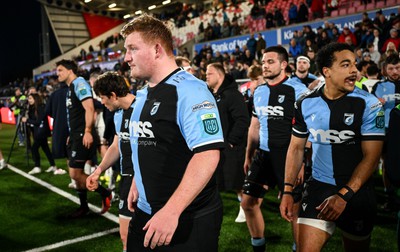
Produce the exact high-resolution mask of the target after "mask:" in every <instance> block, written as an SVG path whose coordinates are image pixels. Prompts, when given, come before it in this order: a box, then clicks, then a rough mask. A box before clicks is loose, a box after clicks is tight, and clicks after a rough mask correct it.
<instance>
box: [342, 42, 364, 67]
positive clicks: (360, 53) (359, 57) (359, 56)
mask: <svg viewBox="0 0 400 252" xmlns="http://www.w3.org/2000/svg"><path fill="white" fill-rule="evenodd" d="M345 43H346V44H348V45H350V46H352V44H351V39H350V38H349V37H347V38H346V42H345ZM352 47H353V48H354V46H352ZM354 55H355V56H356V61H357V64H358V63H360V61H361V60H362V56H363V50H362V48H360V47H356V48H354Z"/></svg>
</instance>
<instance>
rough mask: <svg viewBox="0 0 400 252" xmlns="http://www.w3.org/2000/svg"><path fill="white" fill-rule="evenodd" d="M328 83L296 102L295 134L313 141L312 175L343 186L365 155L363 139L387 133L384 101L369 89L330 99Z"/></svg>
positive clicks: (377, 137) (378, 136)
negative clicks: (327, 95) (324, 92)
mask: <svg viewBox="0 0 400 252" xmlns="http://www.w3.org/2000/svg"><path fill="white" fill-rule="evenodd" d="M323 89H324V86H323V87H321V88H320V89H318V90H316V91H315V92H312V93H311V94H309V95H308V96H305V97H302V98H301V99H299V100H298V101H297V102H296V104H295V105H296V106H295V108H296V110H295V120H294V124H293V132H292V134H293V135H295V136H297V137H302V138H304V137H308V140H309V141H311V142H312V148H313V152H312V164H313V165H312V176H313V177H314V178H315V179H316V180H318V181H321V182H324V183H328V184H332V185H338V186H342V185H344V184H345V183H347V182H348V180H349V179H350V177H351V175H352V174H353V171H354V169H355V168H356V166H357V165H358V164H359V163H360V161H361V159H362V158H363V153H362V149H361V141H368V140H382V141H383V139H384V136H385V123H384V112H383V108H382V104H381V103H380V102H379V101H378V99H377V98H376V97H374V96H373V95H370V94H369V93H368V92H365V91H364V90H361V89H359V88H355V89H354V91H353V92H351V93H348V94H347V95H345V96H343V97H341V98H339V99H336V100H329V99H327V98H326V97H325V96H324V95H323Z"/></svg>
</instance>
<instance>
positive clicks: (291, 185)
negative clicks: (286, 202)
mask: <svg viewBox="0 0 400 252" xmlns="http://www.w3.org/2000/svg"><path fill="white" fill-rule="evenodd" d="M284 185H285V186H290V187H292V188H293V187H294V185H293V184H291V183H285V184H284Z"/></svg>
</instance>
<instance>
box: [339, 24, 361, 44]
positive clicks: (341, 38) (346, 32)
mask: <svg viewBox="0 0 400 252" xmlns="http://www.w3.org/2000/svg"><path fill="white" fill-rule="evenodd" d="M348 36H350V39H351V45H352V46H353V47H354V46H357V39H356V36H355V35H354V34H353V33H352V32H351V31H350V29H349V27H348V26H347V25H346V26H344V28H343V31H342V33H341V34H340V36H339V38H338V40H337V42H339V43H345V42H346V37H348ZM348 44H349V43H348Z"/></svg>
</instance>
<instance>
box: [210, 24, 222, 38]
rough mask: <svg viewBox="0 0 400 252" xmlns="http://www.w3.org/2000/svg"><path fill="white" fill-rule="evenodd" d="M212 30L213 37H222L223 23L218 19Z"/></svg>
mask: <svg viewBox="0 0 400 252" xmlns="http://www.w3.org/2000/svg"><path fill="white" fill-rule="evenodd" d="M212 30H213V39H219V38H221V24H220V23H219V22H218V21H216V22H214V24H213V26H212Z"/></svg>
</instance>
